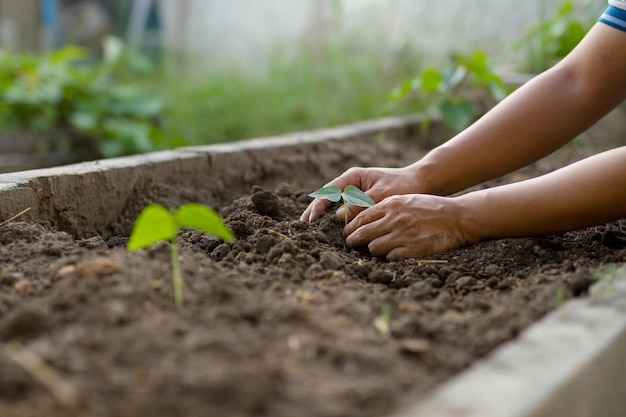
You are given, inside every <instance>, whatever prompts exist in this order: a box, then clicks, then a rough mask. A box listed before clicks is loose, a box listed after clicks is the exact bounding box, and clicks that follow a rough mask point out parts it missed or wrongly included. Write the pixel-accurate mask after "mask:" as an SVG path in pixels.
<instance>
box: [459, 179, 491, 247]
mask: <svg viewBox="0 0 626 417" xmlns="http://www.w3.org/2000/svg"><path fill="white" fill-rule="evenodd" d="M454 200H455V202H456V206H457V213H456V218H457V221H458V229H459V231H460V232H461V234H462V236H463V239H464V240H465V242H466V244H472V243H476V242H480V241H482V240H486V239H489V238H491V237H492V236H491V231H490V229H489V227H490V224H489V213H488V209H487V207H486V205H485V196H484V193H483V192H481V191H475V192H471V193H467V194H463V195H461V196H458V197H454Z"/></svg>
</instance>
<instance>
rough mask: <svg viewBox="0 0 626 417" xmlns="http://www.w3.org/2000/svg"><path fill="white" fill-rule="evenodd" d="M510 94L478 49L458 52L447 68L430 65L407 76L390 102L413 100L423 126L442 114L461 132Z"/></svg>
mask: <svg viewBox="0 0 626 417" xmlns="http://www.w3.org/2000/svg"><path fill="white" fill-rule="evenodd" d="M508 93H509V90H508V89H507V88H506V87H505V85H504V82H503V81H502V79H501V77H500V76H499V75H498V74H496V73H495V72H494V71H493V70H492V69H491V67H490V65H489V63H488V60H487V55H486V54H485V53H484V52H482V51H476V52H474V53H472V54H470V55H455V56H453V57H452V59H451V62H450V64H449V65H447V66H445V67H442V68H436V67H428V68H426V69H424V70H423V71H422V72H421V74H420V75H418V76H417V77H413V78H409V79H406V80H405V81H404V82H402V83H401V84H400V85H399V86H398V87H396V88H395V89H394V90H393V91H392V92H391V94H390V95H389V97H388V102H389V104H390V105H391V106H392V107H393V106H395V105H397V104H398V103H405V102H408V103H410V105H411V106H412V108H413V109H414V111H415V112H417V113H419V114H421V115H423V116H424V122H423V124H422V126H423V128H424V129H428V127H429V125H430V123H431V121H432V120H433V118H435V117H437V116H441V118H442V119H443V122H444V123H445V124H446V125H448V126H449V127H450V128H452V129H453V130H454V131H455V132H459V131H461V130H463V129H465V128H466V127H467V126H469V125H470V124H471V123H472V122H474V121H475V120H476V119H477V118H478V117H479V116H480V115H481V114H482V113H483V112H484V111H486V110H487V109H488V108H490V107H492V106H493V104H494V103H497V102H499V101H501V100H502V99H504V97H506V96H507V94H508Z"/></svg>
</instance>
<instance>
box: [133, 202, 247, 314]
mask: <svg viewBox="0 0 626 417" xmlns="http://www.w3.org/2000/svg"><path fill="white" fill-rule="evenodd" d="M183 228H192V229H197V230H200V231H202V232H205V233H209V234H212V235H214V236H217V237H218V238H220V239H222V240H224V241H226V242H232V241H233V240H235V237H234V235H233V233H232V232H231V231H230V230H229V229H228V228H227V227H226V225H225V224H224V222H222V219H221V218H220V216H219V214H217V212H215V211H214V210H212V209H210V208H208V207H206V206H204V205H202V204H198V203H189V204H185V205H183V206H181V207H179V208H178V210H174V209H172V210H168V209H167V208H165V207H163V206H161V205H158V204H151V205H148V206H146V208H144V209H143V211H142V212H141V213H140V214H139V216H138V217H137V220H136V221H135V226H134V227H133V231H132V233H131V235H130V239H129V240H128V250H129V251H131V252H133V251H136V250H139V249H145V248H148V247H150V246H152V245H154V244H155V243H157V242H162V241H169V242H170V246H171V248H172V278H173V283H174V298H175V300H176V305H177V306H178V307H180V306H181V305H182V304H183V279H182V275H181V272H180V271H181V269H180V259H179V255H178V239H177V236H178V232H179V231H180V230H181V229H183Z"/></svg>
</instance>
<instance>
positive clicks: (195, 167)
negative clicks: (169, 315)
mask: <svg viewBox="0 0 626 417" xmlns="http://www.w3.org/2000/svg"><path fill="white" fill-rule="evenodd" d="M420 123H421V120H420V119H419V118H418V117H397V118H386V119H379V120H373V121H366V122H361V123H355V124H350V125H344V126H339V127H335V128H329V129H320V130H316V131H309V132H299V133H291V134H286V135H280V136H276V137H268V138H257V139H250V140H245V141H239V142H233V143H228V144H218V145H208V146H198V147H187V148H178V149H175V150H169V151H160V152H152V153H148V154H143V155H136V156H129V157H120V158H111V159H103V160H97V161H91V162H83V163H78V164H72V165H66V166H59V167H53V168H45V169H36V170H29V171H20V172H13V173H7V174H0V220H2V219H6V218H9V217H11V216H12V215H14V214H15V213H17V212H19V211H21V210H23V209H24V208H26V207H31V211H30V212H29V213H28V214H27V215H26V216H25V217H26V218H28V219H30V220H33V221H40V222H50V223H52V224H53V225H56V226H58V227H59V228H60V229H62V230H65V231H68V232H70V233H72V234H74V235H75V236H77V237H88V236H92V235H94V234H98V233H102V231H103V230H104V229H105V228H106V227H107V226H108V225H109V224H111V222H113V221H114V220H115V219H116V218H118V216H119V215H120V213H121V212H122V210H123V209H124V206H125V204H126V202H127V200H128V198H129V196H130V195H131V193H132V192H133V189H134V187H135V186H136V185H138V184H140V183H142V182H146V181H149V180H151V179H154V180H159V181H160V182H164V183H167V184H174V185H176V184H182V183H190V184H192V185H193V186H195V185H198V186H202V187H210V186H211V185H206V184H207V183H209V181H208V179H209V178H211V179H213V180H216V181H215V182H216V183H219V184H221V186H222V187H223V188H225V189H228V186H229V181H234V180H235V179H240V178H238V177H241V176H242V175H243V176H245V177H246V178H244V180H246V179H247V180H249V181H254V180H256V179H257V178H258V177H259V176H266V177H271V176H272V175H274V171H275V165H276V164H279V163H281V162H280V159H281V158H282V157H284V156H285V155H287V154H289V153H290V152H291V153H292V154H295V153H298V154H300V155H301V156H300V160H303V158H308V159H310V158H312V157H314V155H315V151H316V150H318V151H319V150H320V149H323V148H325V147H328V146H331V144H333V143H335V144H336V143H337V142H341V141H353V140H356V141H360V140H372V139H377V138H379V137H382V136H384V137H390V138H391V137H393V138H407V137H416V138H418V137H420V140H422V143H424V144H425V146H428V143H429V141H432V140H433V138H436V137H438V136H437V135H439V136H441V133H440V132H441V127H440V126H439V125H440V124H437V123H436V124H434V125H433V128H431V132H430V133H429V135H428V136H424V135H419V126H420ZM312 147H313V148H315V149H313V148H312ZM225 167H230V168H231V169H230V172H228V173H223V174H222V173H221V172H220V170H222V169H223V168H225ZM232 167H234V169H233V168H232ZM243 167H245V168H247V169H248V172H245V173H242V172H243V171H244V170H243ZM237 168H242V169H241V170H240V171H241V172H239V171H237ZM209 193H210V191H209Z"/></svg>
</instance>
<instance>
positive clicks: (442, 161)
mask: <svg viewBox="0 0 626 417" xmlns="http://www.w3.org/2000/svg"><path fill="white" fill-rule="evenodd" d="M625 45H626V33H624V32H621V31H619V30H616V29H614V28H611V27H609V26H607V25H604V24H601V23H598V24H596V25H595V26H594V27H593V28H592V29H591V30H590V32H589V33H588V34H587V36H586V37H585V39H584V40H583V41H582V42H581V43H580V44H579V45H578V46H577V47H576V48H575V50H574V51H572V52H571V53H570V54H569V55H568V56H567V57H566V58H565V59H564V60H563V61H562V62H561V63H559V64H558V65H556V66H555V67H553V68H552V69H550V70H548V71H546V72H545V73H543V74H542V75H540V76H538V77H536V78H535V79H533V80H532V81H530V82H529V83H527V84H526V85H524V86H522V87H521V88H520V89H518V90H517V91H516V92H515V93H513V94H512V95H510V96H509V97H507V98H506V99H505V100H504V101H503V102H501V103H500V104H499V105H497V106H496V107H494V108H493V109H492V110H491V111H490V112H489V113H488V114H486V115H485V116H484V117H482V118H481V119H480V120H479V121H478V122H476V123H475V124H474V125H472V126H470V127H469V128H468V129H466V130H465V131H463V132H461V133H460V134H459V135H457V136H456V137H455V138H453V139H451V140H450V141H448V142H447V143H445V144H443V145H442V146H440V147H438V148H436V149H434V150H433V151H431V152H430V153H429V154H428V155H427V156H426V157H424V158H423V159H421V160H420V161H418V162H416V163H415V164H413V165H412V166H410V169H411V170H413V172H414V173H415V178H416V179H417V181H416V182H417V183H419V184H420V185H419V186H418V190H417V191H416V192H421V193H429V194H437V195H445V194H450V193H454V192H457V191H461V190H463V189H465V188H467V187H469V186H472V185H475V184H479V183H481V182H483V181H486V180H489V179H493V178H496V177H499V176H502V175H504V174H507V173H509V172H511V171H514V170H515V169H518V168H520V167H523V166H525V165H527V164H529V163H531V162H534V161H536V160H538V159H540V158H542V157H543V156H545V155H547V154H549V153H551V152H553V151H554V150H556V149H558V148H559V147H561V146H562V145H564V144H565V143H567V142H568V141H570V140H571V139H573V138H574V137H576V136H577V135H578V134H580V133H581V132H583V131H584V130H586V129H587V128H589V127H590V126H591V125H593V124H594V123H595V122H597V121H598V120H599V119H600V118H602V117H603V116H604V115H605V114H607V113H608V112H609V111H610V110H611V109H613V108H614V107H615V106H617V105H618V104H619V103H620V102H622V101H623V100H624V99H625V98H626V76H625V74H626V53H624V52H623V51H624V48H625Z"/></svg>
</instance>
